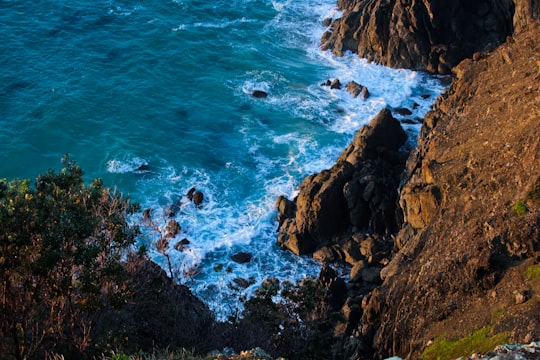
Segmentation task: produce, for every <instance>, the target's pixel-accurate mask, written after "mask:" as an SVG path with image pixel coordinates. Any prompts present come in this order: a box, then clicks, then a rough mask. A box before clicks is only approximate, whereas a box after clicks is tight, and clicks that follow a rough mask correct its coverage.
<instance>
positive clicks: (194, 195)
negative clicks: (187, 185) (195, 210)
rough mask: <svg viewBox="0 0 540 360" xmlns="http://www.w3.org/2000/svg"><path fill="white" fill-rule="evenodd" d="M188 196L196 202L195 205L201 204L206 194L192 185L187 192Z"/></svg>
mask: <svg viewBox="0 0 540 360" xmlns="http://www.w3.org/2000/svg"><path fill="white" fill-rule="evenodd" d="M186 196H187V198H188V199H189V200H191V201H193V203H194V204H195V206H200V205H201V204H202V202H203V201H204V194H203V193H202V192H200V191H199V190H197V189H196V188H194V187H192V188H191V189H189V191H188V192H187V194H186Z"/></svg>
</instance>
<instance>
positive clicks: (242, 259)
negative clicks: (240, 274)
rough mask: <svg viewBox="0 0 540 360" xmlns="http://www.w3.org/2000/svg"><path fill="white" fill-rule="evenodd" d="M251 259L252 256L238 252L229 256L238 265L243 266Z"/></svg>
mask: <svg viewBox="0 0 540 360" xmlns="http://www.w3.org/2000/svg"><path fill="white" fill-rule="evenodd" d="M252 257H253V255H251V254H250V253H248V252H238V253H236V254H233V255H232V256H231V259H232V260H233V261H234V262H237V263H239V264H245V263H248V262H250V261H251V258H252Z"/></svg>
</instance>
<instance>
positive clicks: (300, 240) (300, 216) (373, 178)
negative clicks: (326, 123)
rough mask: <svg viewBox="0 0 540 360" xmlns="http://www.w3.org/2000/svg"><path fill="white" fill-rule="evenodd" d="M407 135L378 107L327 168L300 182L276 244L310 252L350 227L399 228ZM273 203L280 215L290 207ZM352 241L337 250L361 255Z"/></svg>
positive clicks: (387, 230) (349, 257)
mask: <svg viewBox="0 0 540 360" xmlns="http://www.w3.org/2000/svg"><path fill="white" fill-rule="evenodd" d="M406 138H407V135H406V134H405V132H404V131H403V129H402V128H401V125H400V124H399V122H398V121H397V120H396V119H395V118H394V117H393V116H392V114H391V112H390V111H389V110H387V109H384V110H382V111H381V112H380V113H379V114H378V115H377V116H376V117H375V118H373V119H372V120H371V121H370V123H369V125H367V126H364V127H362V129H360V130H359V131H358V133H357V134H356V136H355V138H354V139H353V141H352V142H351V144H350V145H349V146H348V147H347V148H346V149H345V150H344V151H343V153H342V154H341V155H340V157H339V159H338V161H337V162H336V164H335V165H334V166H333V167H332V168H331V169H329V170H324V171H321V172H320V173H318V174H314V175H311V176H308V177H307V178H306V179H304V181H302V183H301V184H300V186H299V194H298V196H297V198H296V213H295V216H294V218H293V217H289V216H290V215H292V214H290V213H289V214H288V215H287V217H286V219H285V220H283V222H282V224H281V226H280V228H279V235H278V244H279V245H280V246H282V247H285V248H288V249H290V250H291V251H293V252H294V253H295V254H309V253H312V252H313V251H315V250H316V249H317V248H320V247H323V246H326V245H332V244H336V243H338V242H339V241H340V239H341V238H343V236H342V235H343V234H346V233H350V232H351V231H359V230H366V231H372V232H376V233H382V234H385V233H391V232H394V231H397V226H398V223H397V222H398V218H397V215H396V201H397V187H398V185H399V181H400V174H401V172H402V170H403V168H404V165H405V164H404V162H405V159H404V157H403V156H400V155H399V149H400V147H401V146H402V145H403V143H404V142H405V140H406ZM277 205H278V206H281V207H282V209H281V210H280V211H279V212H280V214H281V213H285V212H287V211H286V210H285V207H286V206H287V207H288V209H290V210H291V211H292V209H293V208H294V207H293V206H292V204H290V203H287V202H286V201H285V200H284V199H283V198H280V199H278V201H277ZM343 244H346V243H343ZM350 245H351V246H352V245H353V244H350ZM351 246H349V248H348V249H347V250H344V249H342V251H341V253H343V255H344V256H345V259H347V261H349V262H351V263H355V262H356V261H357V260H359V258H358V257H357V255H354V254H353V253H351V252H350V250H351V251H352V250H353V249H354V247H351Z"/></svg>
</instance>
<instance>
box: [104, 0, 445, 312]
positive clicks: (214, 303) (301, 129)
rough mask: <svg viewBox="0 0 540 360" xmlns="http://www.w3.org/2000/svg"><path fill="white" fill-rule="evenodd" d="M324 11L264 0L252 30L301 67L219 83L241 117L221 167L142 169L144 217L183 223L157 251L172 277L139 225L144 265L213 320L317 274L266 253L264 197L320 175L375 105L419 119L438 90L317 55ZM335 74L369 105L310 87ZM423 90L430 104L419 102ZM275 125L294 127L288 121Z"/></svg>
mask: <svg viewBox="0 0 540 360" xmlns="http://www.w3.org/2000/svg"><path fill="white" fill-rule="evenodd" d="M334 5H335V4H334V1H333V0H328V1H326V0H324V1H323V0H312V1H308V2H298V1H291V0H286V1H278V0H273V1H272V2H271V6H272V8H273V9H274V10H275V11H276V15H275V17H274V19H273V20H272V21H270V22H269V23H268V24H267V25H266V26H264V29H263V30H262V31H263V32H276V31H277V32H280V31H281V32H283V33H284V34H286V36H284V37H283V38H282V39H283V41H282V44H281V43H280V45H279V46H281V45H282V46H283V48H284V49H285V52H284V53H287V52H290V50H291V49H293V50H294V51H297V49H298V48H300V49H302V51H303V55H304V56H305V57H306V59H303V60H302V61H304V62H306V61H308V60H309V61H311V64H305V63H301V62H300V63H295V62H294V61H295V60H289V59H282V58H280V56H283V55H280V54H279V53H276V54H267V55H268V56H269V58H270V59H273V60H275V61H276V62H277V63H279V64H282V66H283V68H280V67H277V66H276V67H272V69H266V68H260V69H256V70H253V69H249V68H247V69H246V70H245V72H244V73H243V74H241V75H237V76H235V77H233V78H230V79H228V80H226V81H225V82H226V86H227V87H228V88H229V89H230V90H232V92H233V94H234V96H235V98H236V99H239V102H241V103H242V104H248V105H247V106H246V109H249V111H248V113H247V114H244V115H242V116H240V117H239V118H238V119H237V120H238V123H237V124H236V127H235V129H236V131H237V133H238V134H239V136H240V137H241V141H240V142H241V143H239V144H238V145H237V146H238V147H240V149H242V150H239V151H238V154H237V155H236V156H234V157H233V158H230V159H225V160H224V161H223V163H222V164H221V163H220V162H216V164H217V165H216V167H215V168H214V169H212V170H201V169H203V167H201V168H197V167H196V166H195V165H192V166H191V167H189V166H179V165H176V166H175V165H172V164H171V163H170V161H168V160H163V161H161V162H160V166H157V167H153V168H152V169H153V170H155V172H156V173H155V174H153V176H151V177H145V178H141V179H140V180H139V182H138V184H139V186H141V187H142V188H144V189H146V190H145V194H146V196H147V199H146V200H145V201H144V206H145V207H151V208H153V209H154V211H153V214H154V215H153V216H154V221H155V222H156V224H157V228H158V230H159V231H161V232H162V233H164V231H165V226H166V224H167V222H168V221H169V218H167V217H166V216H164V215H163V214H164V213H166V209H167V208H169V207H170V206H172V205H174V204H176V205H175V206H176V209H175V210H176V214H175V216H174V218H175V219H176V220H177V221H178V222H179V223H180V224H181V226H182V230H181V232H180V234H178V235H177V236H176V237H175V238H174V239H171V240H170V242H169V246H168V250H167V254H168V256H169V260H170V262H171V267H172V269H169V263H168V260H167V258H166V257H165V256H163V254H161V253H159V251H158V250H157V248H156V240H157V239H158V238H159V233H158V232H156V231H155V230H152V229H150V228H147V229H146V230H145V232H144V238H143V239H142V241H143V242H146V243H147V245H148V246H149V248H150V255H151V257H152V258H153V259H155V261H156V262H158V263H159V264H160V265H161V266H162V267H163V268H164V269H165V270H166V271H167V272H169V271H171V270H172V276H173V277H174V278H175V279H176V280H177V281H178V282H180V283H183V284H186V285H188V286H189V287H190V288H191V289H192V290H193V292H194V293H195V294H196V295H197V296H199V297H200V298H202V299H203V300H204V301H205V302H207V303H208V304H209V306H210V307H211V309H213V310H214V311H215V312H216V316H217V318H218V319H222V320H223V319H226V318H227V317H228V316H229V315H233V314H234V313H235V312H236V311H237V310H240V309H241V302H240V301H239V298H240V297H241V296H244V295H247V296H250V295H252V294H253V292H254V291H255V289H256V288H257V287H258V286H259V285H260V284H261V283H262V281H263V280H264V279H265V278H267V277H270V276H275V277H277V278H279V279H281V280H284V279H288V280H292V281H294V280H299V279H302V278H305V277H307V276H315V275H316V274H317V273H318V271H319V265H318V264H316V263H315V262H314V261H313V260H311V259H307V258H303V257H300V258H299V257H295V256H293V255H291V254H290V253H288V252H286V251H282V250H280V249H278V248H277V245H276V244H275V242H276V232H275V230H276V226H277V224H276V222H275V217H276V210H275V199H276V198H277V197H278V196H280V195H285V196H288V197H289V198H293V197H294V196H295V195H296V194H297V187H298V184H299V183H300V181H302V179H303V178H304V177H305V176H307V175H309V174H312V173H315V172H319V171H321V170H323V169H327V168H329V167H331V166H332V165H333V164H334V162H335V160H336V159H337V157H338V156H339V154H340V152H341V151H342V150H343V149H344V148H345V146H347V144H348V142H349V141H350V140H351V139H352V137H353V135H354V133H356V131H358V129H359V128H360V127H361V126H362V125H364V124H367V123H368V122H369V120H370V119H371V118H372V117H373V116H374V115H376V114H377V112H378V111H380V110H381V109H382V108H384V107H391V108H399V107H407V108H410V109H411V110H413V112H414V114H413V115H412V117H422V116H423V114H425V112H426V111H428V110H429V107H430V105H431V103H432V101H433V99H434V97H435V96H436V94H437V93H438V92H439V91H440V90H442V87H441V86H440V85H438V84H437V82H436V80H433V79H431V78H429V77H427V76H425V75H423V74H420V73H416V72H412V71H405V70H393V69H388V68H385V67H382V66H377V65H374V64H369V63H367V62H366V61H363V60H360V59H358V58H357V57H356V56H355V55H352V54H347V55H346V56H344V57H341V58H339V57H336V56H334V55H332V54H331V53H329V52H321V51H320V50H319V49H318V41H319V39H320V35H321V34H322V31H323V30H324V29H323V27H322V25H321V24H320V21H321V20H322V19H324V18H327V17H332V18H337V17H339V16H340V14H339V12H338V11H336V9H335V6H334ZM314 19H315V21H314ZM246 21H250V20H249V19H245V18H242V19H238V20H224V21H220V22H217V23H215V24H209V23H204V22H194V23H191V24H185V25H180V26H178V27H177V28H175V29H173V30H175V31H191V29H197V28H216V29H223V28H227V27H230V26H233V25H236V24H238V23H239V22H246ZM317 22H319V23H317ZM257 51H259V50H257V48H254V52H255V53H257ZM304 66H313V67H314V68H316V69H320V70H318V71H320V77H319V78H316V79H313V78H311V80H309V81H307V80H305V79H304V78H303V76H296V75H295V71H296V72H300V73H301V72H303V71H304V69H303V67H304ZM291 69H292V70H291ZM334 78H339V79H340V80H341V82H342V84H343V85H345V84H346V83H347V82H348V81H353V80H354V81H356V82H358V83H360V84H362V85H365V86H367V87H368V89H369V91H370V93H371V96H370V98H368V99H367V100H360V99H355V98H353V97H352V96H351V95H350V94H349V93H348V92H347V91H346V90H344V89H343V90H332V89H330V88H329V87H324V86H321V83H322V82H324V81H326V79H334ZM254 90H263V91H265V92H267V93H269V96H268V98H266V99H255V98H253V97H252V96H251V94H252V92H253V91H254ZM425 94H429V95H430V96H431V97H430V98H429V99H424V98H423V97H422V95H425ZM414 104H417V105H414ZM243 106H245V105H243ZM413 107H416V108H415V109H413ZM396 116H397V115H396ZM281 117H282V118H286V119H294V121H291V123H290V124H289V123H287V122H284V121H282V119H281ZM418 127H419V126H417V125H415V126H414V127H413V130H414V129H418ZM208 146H213V144H210V145H208ZM217 151H218V152H219V151H220V150H219V149H217ZM118 158H119V159H123V158H122V157H118ZM143 160H144V159H142V158H137V157H132V158H129V157H127V159H124V160H111V161H109V163H108V166H107V168H108V171H109V172H112V173H131V172H133V171H134V170H135V169H137V168H139V166H140V165H142V164H146V163H147V162H144V161H143ZM220 164H221V165H220ZM150 165H152V164H150ZM193 186H194V187H196V188H197V189H198V190H200V191H202V192H203V194H204V197H205V198H204V202H203V204H202V206H200V207H196V206H195V205H194V204H193V203H192V202H191V201H189V199H188V198H187V197H186V195H185V194H186V192H187V190H189V189H190V188H191V187H193ZM184 238H187V239H188V240H189V242H190V243H189V244H188V245H185V246H184V248H183V250H182V251H179V250H177V249H176V248H175V244H176V243H177V242H178V241H180V240H181V239H184ZM239 251H246V252H249V253H250V254H252V255H253V259H252V260H251V261H250V262H249V263H248V264H237V263H235V262H234V261H232V259H231V255H232V254H234V253H236V252H239ZM238 278H242V279H244V280H246V281H248V282H249V284H250V285H249V286H248V287H247V288H246V289H242V288H240V287H238V286H237V285H235V282H234V281H235V279H238Z"/></svg>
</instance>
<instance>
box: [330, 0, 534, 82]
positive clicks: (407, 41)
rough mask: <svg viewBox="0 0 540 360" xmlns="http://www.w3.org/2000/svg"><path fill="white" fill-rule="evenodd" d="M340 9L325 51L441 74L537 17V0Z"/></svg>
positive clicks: (423, 0)
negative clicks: (351, 54) (345, 53)
mask: <svg viewBox="0 0 540 360" xmlns="http://www.w3.org/2000/svg"><path fill="white" fill-rule="evenodd" d="M338 7H339V8H340V9H341V10H342V16H341V17H340V18H338V19H335V20H334V21H333V22H332V23H331V25H330V27H329V29H328V30H327V31H326V33H325V34H324V35H323V38H322V41H321V46H322V48H323V49H331V50H332V51H333V52H334V53H336V54H342V53H344V52H346V51H351V52H353V53H357V54H358V55H359V56H360V57H362V58H367V59H369V60H371V61H376V62H379V63H382V64H383V65H387V66H390V67H398V68H409V69H414V70H427V71H429V72H433V73H440V74H448V73H450V70H451V69H452V67H454V66H455V65H457V64H458V63H459V62H460V61H461V60H462V59H464V58H466V57H471V56H472V54H473V53H475V52H477V51H485V50H490V49H493V48H494V47H495V46H497V45H498V44H500V43H501V42H502V41H504V39H505V38H506V37H507V36H508V35H510V34H512V33H513V31H514V28H516V29H517V30H520V29H521V28H523V26H526V24H527V23H528V22H529V21H530V19H534V18H538V16H539V15H540V2H538V1H536V0H532V1H531V0H517V1H512V0H477V1H460V0H451V1H437V0H400V1H396V0H339V1H338Z"/></svg>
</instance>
